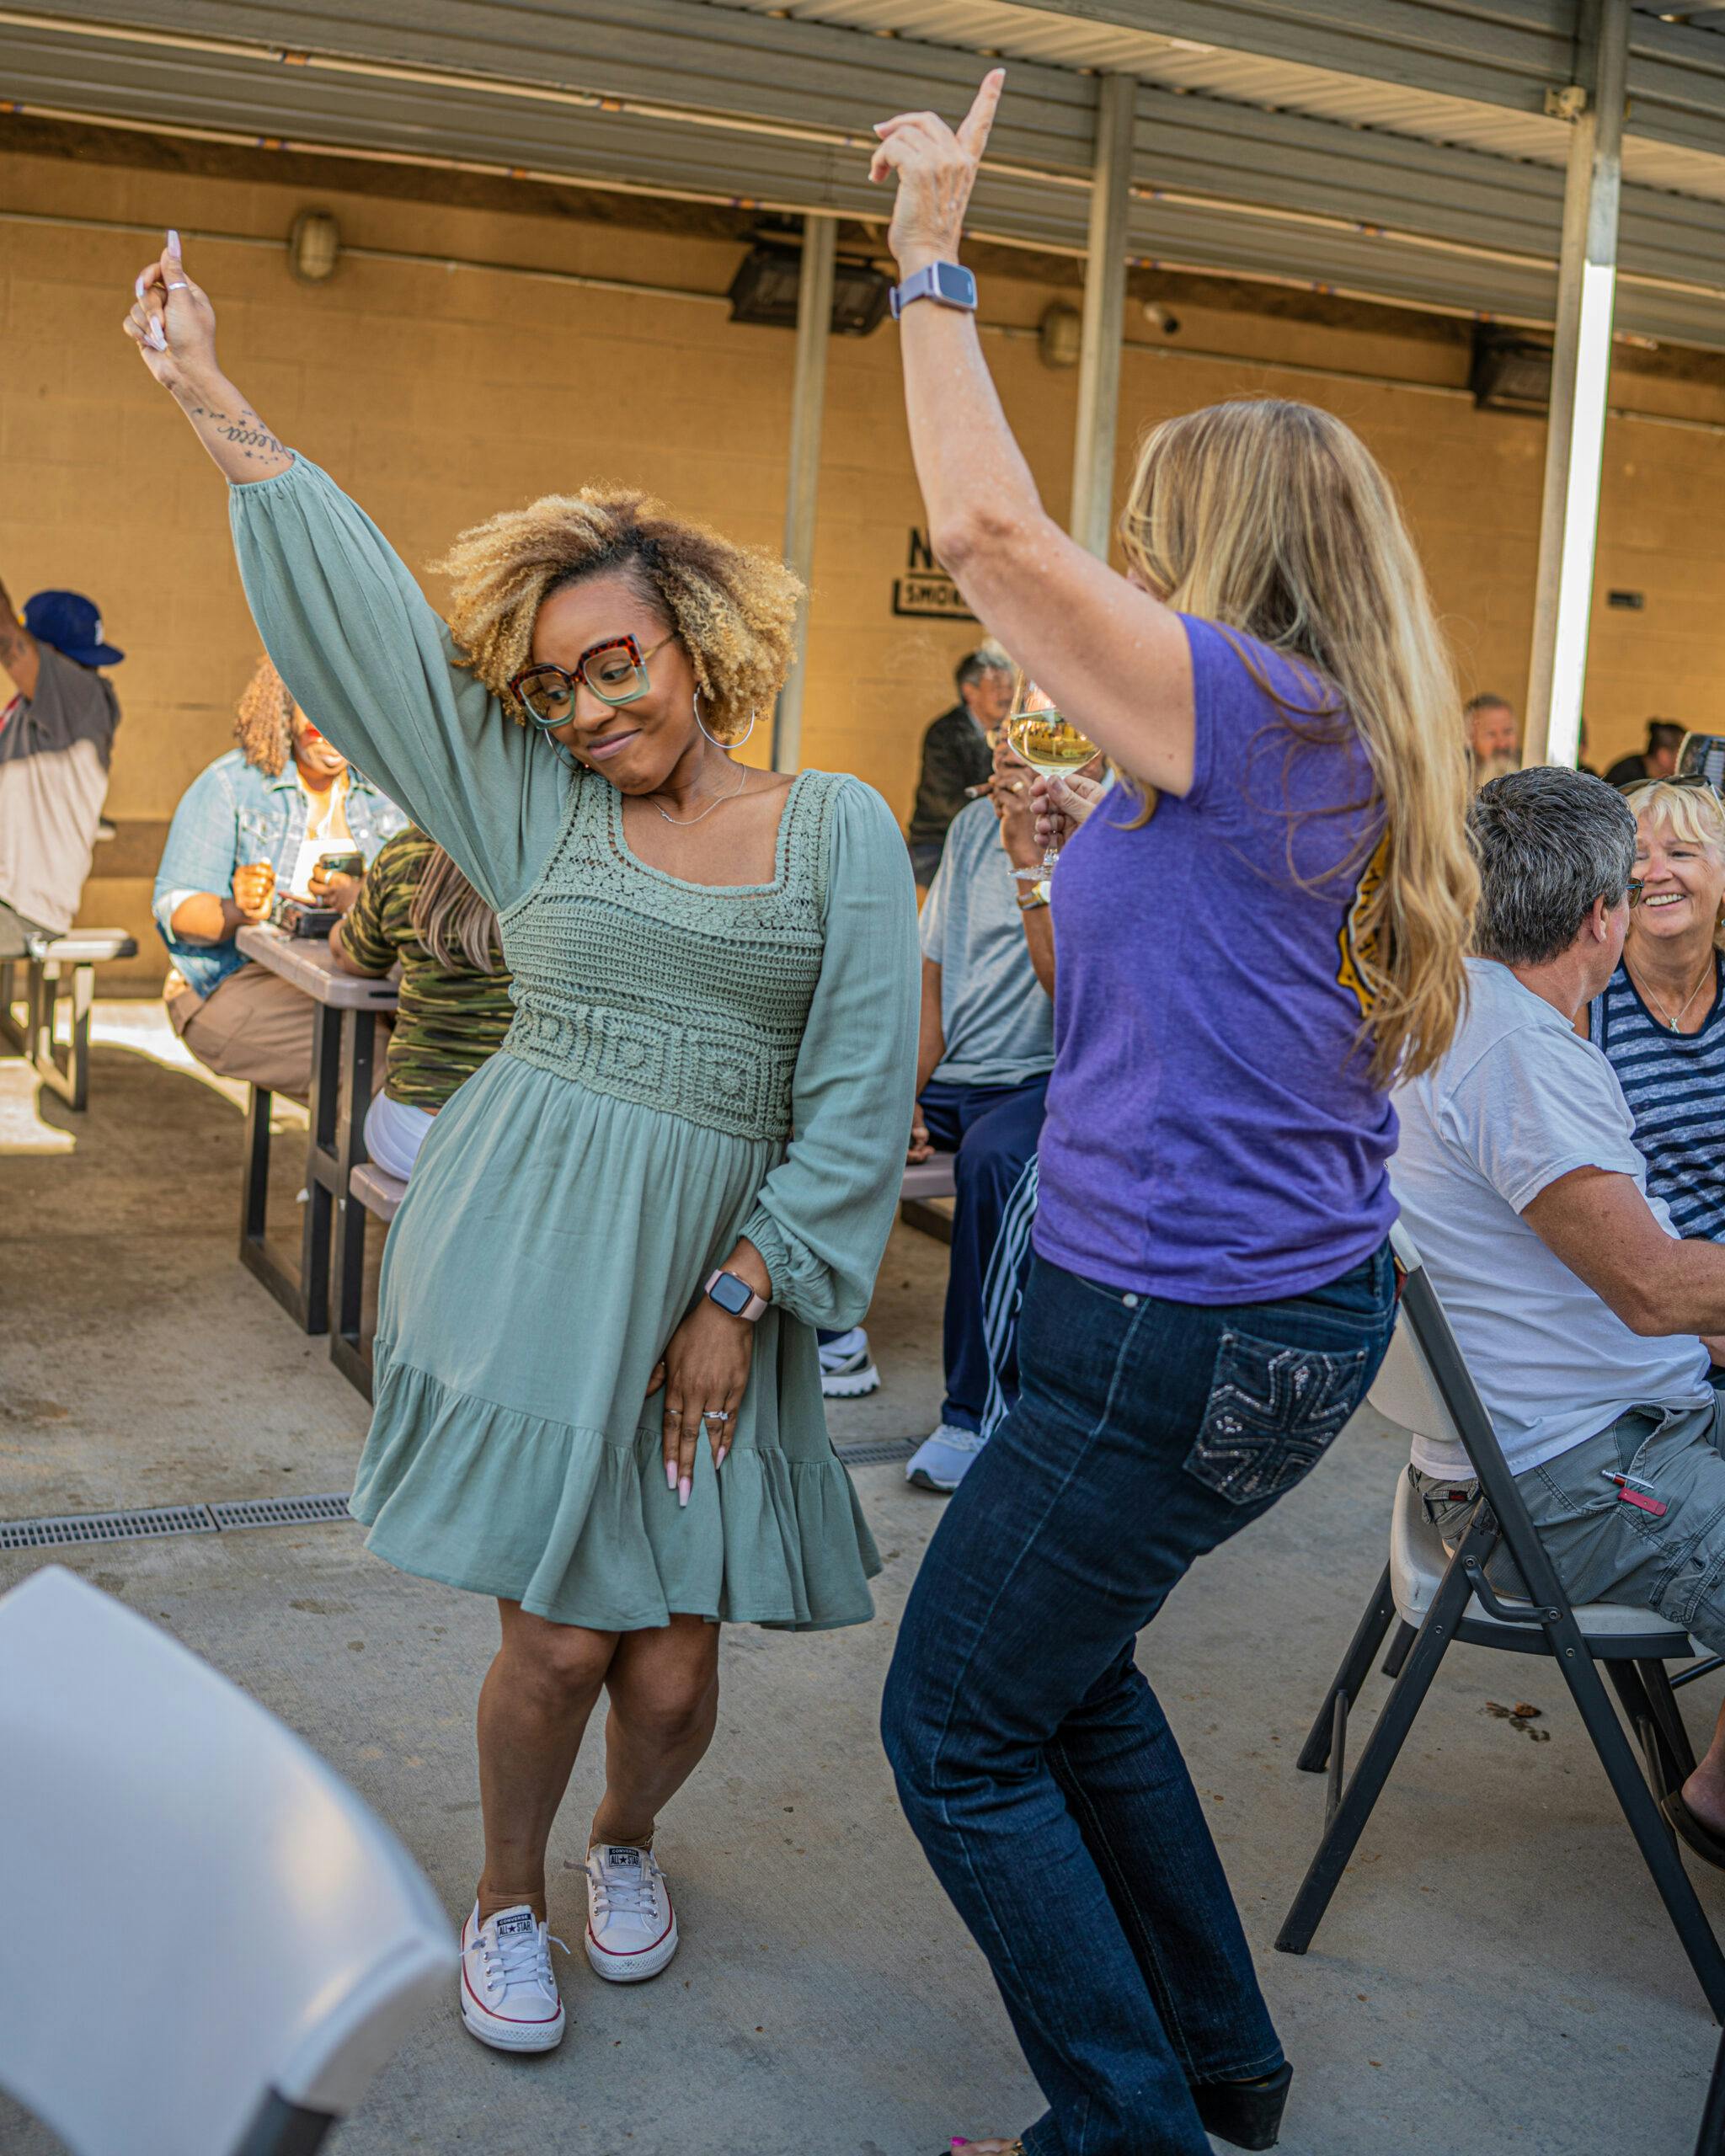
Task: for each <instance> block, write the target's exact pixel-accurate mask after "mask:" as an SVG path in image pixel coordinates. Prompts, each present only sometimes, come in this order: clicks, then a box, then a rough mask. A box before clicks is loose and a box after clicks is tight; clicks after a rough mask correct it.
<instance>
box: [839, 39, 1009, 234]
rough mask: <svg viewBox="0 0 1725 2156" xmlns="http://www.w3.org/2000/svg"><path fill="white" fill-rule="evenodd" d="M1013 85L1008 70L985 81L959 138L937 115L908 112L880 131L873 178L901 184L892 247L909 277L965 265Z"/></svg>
mask: <svg viewBox="0 0 1725 2156" xmlns="http://www.w3.org/2000/svg"><path fill="white" fill-rule="evenodd" d="M1006 79H1007V71H1006V69H1005V68H1004V67H996V68H994V69H992V70H991V72H989V73H988V74H986V75H985V76H984V77H983V78H982V84H981V87H980V89H979V90H978V91H977V93H976V95H975V99H973V100H972V103H971V106H970V109H969V112H968V113H966V114H965V115H964V119H963V120H960V121H959V125H958V127H957V129H956V131H955V130H953V128H950V127H948V125H947V123H946V122H945V120H943V119H942V118H941V117H940V115H939V114H938V113H934V112H901V113H900V114H899V115H898V116H897V118H896V119H893V120H882V121H881V122H880V123H879V125H878V126H877V127H876V128H875V133H876V134H877V135H878V136H879V137H880V147H879V148H878V149H877V150H876V151H875V152H874V155H873V157H872V158H870V160H869V163H868V177H869V179H871V180H873V181H875V182H877V183H879V181H882V180H884V179H885V178H886V176H887V174H888V173H897V174H898V176H899V193H898V200H896V201H895V203H894V205H893V217H892V223H891V225H890V227H889V229H888V232H887V242H888V244H889V246H890V247H891V248H892V251H893V254H894V257H895V259H896V261H897V263H898V265H899V267H900V270H903V271H905V274H906V275H910V274H911V273H912V272H914V271H916V270H920V269H921V268H922V267H923V266H924V264H927V263H930V262H953V261H956V260H957V259H958V253H959V240H960V238H961V237H963V235H964V211H965V209H966V207H967V205H969V200H970V190H971V189H972V188H973V187H974V186H975V184H976V172H977V168H978V166H979V165H980V163H981V162H982V153H983V152H984V150H985V148H986V147H988V136H989V130H990V129H991V127H992V126H993V125H994V115H995V108H996V106H997V105H998V104H999V103H1000V101H1001V88H1002V86H1003V85H1004V83H1005V82H1006Z"/></svg>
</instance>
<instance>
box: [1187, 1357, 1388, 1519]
mask: <svg viewBox="0 0 1725 2156" xmlns="http://www.w3.org/2000/svg"><path fill="white" fill-rule="evenodd" d="M1375 1368H1376V1361H1375V1358H1374V1357H1373V1356H1372V1354H1371V1353H1370V1350H1369V1349H1367V1348H1349V1349H1346V1350H1343V1352H1341V1353H1334V1352H1332V1351H1329V1350H1327V1349H1323V1348H1288V1347H1284V1346H1282V1345H1281V1344H1280V1343H1279V1342H1276V1341H1274V1340H1257V1339H1254V1338H1253V1337H1252V1335H1251V1334H1250V1333H1249V1332H1236V1331H1234V1330H1233V1328H1232V1327H1231V1326H1230V1327H1229V1328H1228V1329H1227V1330H1226V1331H1224V1332H1223V1334H1222V1338H1221V1344H1220V1347H1219V1348H1217V1350H1216V1361H1215V1371H1214V1373H1213V1374H1212V1376H1211V1378H1210V1399H1209V1401H1208V1403H1207V1404H1206V1406H1205V1407H1204V1420H1203V1422H1201V1423H1200V1424H1199V1431H1198V1442H1197V1443H1196V1444H1194V1446H1193V1448H1192V1449H1191V1451H1190V1452H1189V1453H1188V1454H1187V1455H1186V1471H1187V1473H1188V1475H1190V1476H1194V1478H1195V1479H1196V1480H1197V1481H1199V1482H1202V1483H1203V1484H1204V1486H1205V1488H1206V1489H1210V1490H1214V1491H1215V1492H1216V1493H1217V1495H1218V1496H1219V1497H1226V1499H1227V1500H1228V1502H1229V1503H1230V1504H1234V1505H1256V1504H1262V1503H1263V1501H1264V1499H1265V1498H1267V1497H1279V1496H1280V1495H1281V1494H1282V1492H1284V1490H1291V1489H1292V1488H1293V1486H1294V1485H1295V1483H1296V1482H1298V1481H1300V1479H1301V1477H1302V1476H1306V1475H1309V1474H1310V1473H1311V1470H1312V1469H1313V1468H1314V1467H1316V1465H1317V1463H1318V1462H1319V1460H1322V1458H1323V1456H1324V1454H1325V1453H1326V1452H1327V1450H1328V1449H1329V1448H1330V1446H1331V1445H1332V1444H1333V1443H1334V1442H1335V1439H1336V1438H1337V1436H1338V1433H1339V1432H1340V1430H1341V1428H1342V1425H1343V1423H1344V1422H1346V1421H1347V1420H1348V1417H1349V1416H1350V1415H1351V1414H1352V1413H1353V1412H1354V1409H1355V1408H1356V1407H1357V1406H1359V1403H1360V1401H1361V1400H1362V1399H1363V1398H1364V1396H1365V1389H1366V1387H1367V1385H1369V1384H1370V1381H1371V1376H1372V1373H1373V1371H1374V1370H1375Z"/></svg>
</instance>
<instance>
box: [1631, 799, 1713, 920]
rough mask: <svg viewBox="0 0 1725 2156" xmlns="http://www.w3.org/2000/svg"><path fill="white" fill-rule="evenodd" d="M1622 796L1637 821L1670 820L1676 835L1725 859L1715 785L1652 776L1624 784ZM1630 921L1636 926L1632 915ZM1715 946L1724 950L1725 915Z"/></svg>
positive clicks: (1655, 821) (1663, 822)
mask: <svg viewBox="0 0 1725 2156" xmlns="http://www.w3.org/2000/svg"><path fill="white" fill-rule="evenodd" d="M1623 798H1624V801H1625V803H1626V805H1627V807H1628V809H1629V811H1630V814H1632V816H1633V817H1634V818H1635V820H1636V822H1637V824H1639V823H1640V821H1641V819H1642V817H1643V816H1645V817H1646V818H1647V819H1648V822H1649V823H1650V824H1667V825H1669V826H1670V828H1671V830H1672V832H1673V834H1674V835H1675V836H1676V837H1678V838H1680V839H1684V840H1686V841H1688V843H1689V844H1690V846H1704V847H1705V848H1706V851H1708V852H1709V853H1710V854H1712V857H1713V858H1714V860H1715V861H1717V862H1725V802H1722V801H1721V800H1720V798H1719V797H1718V795H1717V793H1715V792H1714V791H1713V789H1712V787H1710V786H1673V785H1672V783H1671V782H1670V780H1669V779H1667V778H1649V779H1643V780H1642V782H1641V784H1640V785H1639V786H1626V787H1624V789H1623ZM1630 925H1631V926H1632V927H1633V926H1634V916H1633V915H1631V917H1630ZM1713 948H1714V949H1715V950H1716V951H1725V915H1722V917H1721V918H1720V919H1719V920H1718V921H1715V922H1714V924H1713Z"/></svg>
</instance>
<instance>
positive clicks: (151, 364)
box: [120, 232, 293, 483]
mask: <svg viewBox="0 0 1725 2156" xmlns="http://www.w3.org/2000/svg"><path fill="white" fill-rule="evenodd" d="M120 327H121V328H123V329H124V330H125V332H126V335H127V336H128V337H130V338H131V341H132V342H133V344H136V346H137V348H138V351H139V353H140V355H142V359H143V362H144V365H145V366H147V368H148V369H149V370H150V372H151V373H152V375H154V376H155V377H156V379H157V381H158V382H160V383H161V385H162V387H163V388H164V389H166V390H167V391H168V392H170V394H171V395H172V396H173V398H174V401H175V402H176V403H178V404H179V408H180V409H181V410H182V411H183V412H184V414H185V415H186V417H187V419H190V421H191V423H192V425H193V427H194V428H195V430H196V432H197V435H198V437H199V439H200V440H201V441H202V443H203V445H204V446H205V448H206V449H207V450H208V451H209V452H210V454H211V456H213V457H214V458H215V460H216V463H217V464H218V465H219V466H220V467H222V471H223V472H225V473H226V474H227V477H228V478H230V479H232V480H236V481H238V482H240V483H244V482H246V481H248V480H251V479H270V478H274V477H275V474H276V473H277V472H285V471H286V469H287V468H288V467H289V466H290V465H291V463H292V462H293V457H292V455H291V452H290V451H287V450H286V449H284V448H283V447H282V446H281V444H280V442H279V441H278V440H276V439H275V435H273V434H271V433H270V430H269V428H268V427H266V426H265V425H264V422H263V421H262V420H261V419H259V417H258V414H256V412H255V411H254V410H253V408H252V407H251V406H250V405H249V404H248V403H247V402H246V400H245V398H243V397H242V396H241V395H240V393H239V392H238V390H237V389H236V388H235V387H234V386H233V384H232V382H229V381H228V380H227V376H225V375H224V374H223V373H222V369H221V366H220V365H219V364H218V362H217V360H216V310H215V308H214V307H211V304H210V298H209V295H208V293H206V291H204V289H203V287H202V286H200V285H195V284H194V283H193V282H192V280H191V279H190V277H189V276H187V275H186V270H185V262H184V258H183V256H182V255H181V253H180V246H179V233H178V232H169V233H168V244H167V246H166V247H165V248H163V250H162V253H160V254H159V255H158V257H157V259H155V261H153V262H149V263H146V264H145V265H144V267H143V268H142V270H140V271H139V272H138V276H137V281H136V284H135V285H134V286H132V303H131V310H130V311H129V312H128V313H127V314H126V318H125V320H124V322H123V323H121V325H120Z"/></svg>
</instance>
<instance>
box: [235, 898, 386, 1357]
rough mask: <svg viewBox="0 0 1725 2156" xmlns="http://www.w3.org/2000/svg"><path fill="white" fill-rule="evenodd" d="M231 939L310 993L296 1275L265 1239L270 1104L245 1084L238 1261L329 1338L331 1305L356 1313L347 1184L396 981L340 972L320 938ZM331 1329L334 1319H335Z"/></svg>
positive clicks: (361, 1246)
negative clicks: (307, 1125) (380, 1025)
mask: <svg viewBox="0 0 1725 2156" xmlns="http://www.w3.org/2000/svg"><path fill="white" fill-rule="evenodd" d="M234 942H236V943H237V944H238V947H239V949H240V951H241V953H242V954H243V956H244V957H245V958H249V959H250V960H251V962H252V963H253V964H254V965H259V966H264V967H266V968H267V969H269V971H270V972H271V973H273V974H280V976H281V978H282V979H283V980H285V981H288V982H290V983H291V985H293V986H294V987H295V988H296V989H298V990H300V992H301V993H302V995H306V996H307V997H309V999H310V1000H311V1002H312V1005H313V1006H314V1008H315V1011H316V1020H315V1023H314V1025H313V1028H312V1091H311V1097H310V1099H309V1100H308V1101H307V1112H308V1113H309V1116H310V1119H311V1129H310V1131H309V1133H308V1134H307V1143H306V1166H305V1181H306V1209H305V1218H304V1219H303V1221H302V1224H301V1228H300V1263H299V1271H298V1273H297V1275H296V1274H294V1273H291V1272H290V1271H289V1270H288V1269H287V1267H285V1266H284V1265H282V1264H280V1262H278V1260H277V1258H276V1257H275V1252H274V1251H272V1250H270V1247H269V1246H268V1245H267V1243H266V1242H265V1241H264V1231H265V1229H266V1226H267V1225H268V1218H269V1204H270V1099H271V1096H270V1092H269V1091H268V1090H267V1089H266V1088H264V1087H263V1086H253V1087H252V1088H251V1097H250V1100H249V1102H248V1107H247V1110H246V1151H245V1167H244V1171H243V1174H244V1182H243V1187H242V1191H241V1196H240V1229H239V1256H240V1262H241V1264H243V1266H244V1267H246V1268H247V1270H248V1272H250V1273H254V1274H255V1275H256V1277H257V1278H259V1280H260V1281H261V1282H262V1283H263V1284H264V1286H265V1287H266V1288H267V1289H269V1290H270V1294H272V1295H274V1296H275V1299H276V1301H277V1302H279V1303H280V1305H281V1306H282V1308H283V1309H284V1310H286V1311H287V1312H288V1313H289V1315H291V1317H292V1318H293V1319H294V1320H295V1321H296V1323H297V1324H298V1325H299V1326H300V1327H301V1329H302V1331H306V1332H310V1333H321V1332H329V1331H333V1330H334V1326H332V1322H331V1309H330V1306H331V1304H332V1303H334V1304H335V1305H337V1307H338V1310H339V1313H340V1314H342V1315H344V1314H345V1313H346V1311H347V1310H349V1308H350V1307H351V1308H353V1309H355V1310H357V1308H358V1305H359V1293H360V1276H361V1274H362V1273H363V1270H364V1267H365V1262H366V1239H365V1216H364V1214H355V1213H354V1211H353V1210H352V1209H351V1208H350V1206H349V1204H348V1203H347V1196H348V1179H349V1177H350V1176H351V1175H352V1173H353V1171H354V1169H355V1167H356V1166H358V1165H359V1164H360V1161H363V1160H364V1159H365V1157H366V1149H365V1146H364V1145H363V1144H362V1142H361V1140H360V1125H361V1123H363V1122H364V1120H365V1115H366V1107H367V1105H368V1103H369V1102H370V1101H371V1070H372V1061H373V1050H374V1047H375V1044H376V1035H377V1017H378V1013H379V1012H380V1011H382V1012H384V1013H387V1012H389V1011H393V1010H394V1008H395V1004H396V985H395V982H394V981H393V979H390V980H370V979H362V978H361V977H360V975H359V974H350V973H344V972H343V971H342V969H341V968H340V967H339V966H338V965H337V964H336V963H335V960H334V958H333V957H332V955H331V953H330V950H329V947H328V944H327V943H326V942H323V939H322V937H292V936H289V935H286V934H285V933H284V931H282V930H280V929H279V928H271V927H267V926H263V925H261V924H259V925H258V926H253V927H248V928H243V929H241V930H240V931H239V933H238V936H236V937H235V938H234ZM336 1322H337V1323H339V1316H338V1318H337V1321H336Z"/></svg>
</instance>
